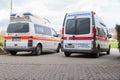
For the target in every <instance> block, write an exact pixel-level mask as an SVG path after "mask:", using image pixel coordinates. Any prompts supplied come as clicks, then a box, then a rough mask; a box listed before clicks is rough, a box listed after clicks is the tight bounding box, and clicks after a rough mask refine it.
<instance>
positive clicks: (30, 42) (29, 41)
mask: <svg viewBox="0 0 120 80" xmlns="http://www.w3.org/2000/svg"><path fill="white" fill-rule="evenodd" d="M32 46H33V37H32V36H29V38H28V47H32Z"/></svg>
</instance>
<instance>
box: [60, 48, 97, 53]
mask: <svg viewBox="0 0 120 80" xmlns="http://www.w3.org/2000/svg"><path fill="white" fill-rule="evenodd" d="M62 51H63V52H71V53H96V52H97V49H96V50H78V49H63V50H62Z"/></svg>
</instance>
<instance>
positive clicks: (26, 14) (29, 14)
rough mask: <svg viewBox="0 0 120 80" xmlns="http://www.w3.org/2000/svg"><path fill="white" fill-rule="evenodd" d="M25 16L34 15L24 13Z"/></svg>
mask: <svg viewBox="0 0 120 80" xmlns="http://www.w3.org/2000/svg"><path fill="white" fill-rule="evenodd" d="M23 15H25V16H33V15H32V14H31V13H24V14H23Z"/></svg>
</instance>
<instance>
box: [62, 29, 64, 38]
mask: <svg viewBox="0 0 120 80" xmlns="http://www.w3.org/2000/svg"><path fill="white" fill-rule="evenodd" d="M62 39H64V28H62Z"/></svg>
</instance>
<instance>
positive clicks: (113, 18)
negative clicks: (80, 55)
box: [0, 0, 120, 31]
mask: <svg viewBox="0 0 120 80" xmlns="http://www.w3.org/2000/svg"><path fill="white" fill-rule="evenodd" d="M78 11H94V12H96V14H97V15H98V16H99V17H101V18H102V19H103V21H104V23H105V24H106V25H107V27H108V28H112V27H115V25H116V24H120V0H13V10H12V12H13V13H24V12H31V13H32V14H35V15H38V16H40V17H45V18H47V19H49V20H50V22H51V27H52V28H54V29H55V30H57V31H59V30H60V29H61V28H62V23H63V19H64V16H65V14H66V13H69V12H78ZM9 15H10V0H0V30H1V29H6V28H7V26H8V24H9V17H10V16H9Z"/></svg>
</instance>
